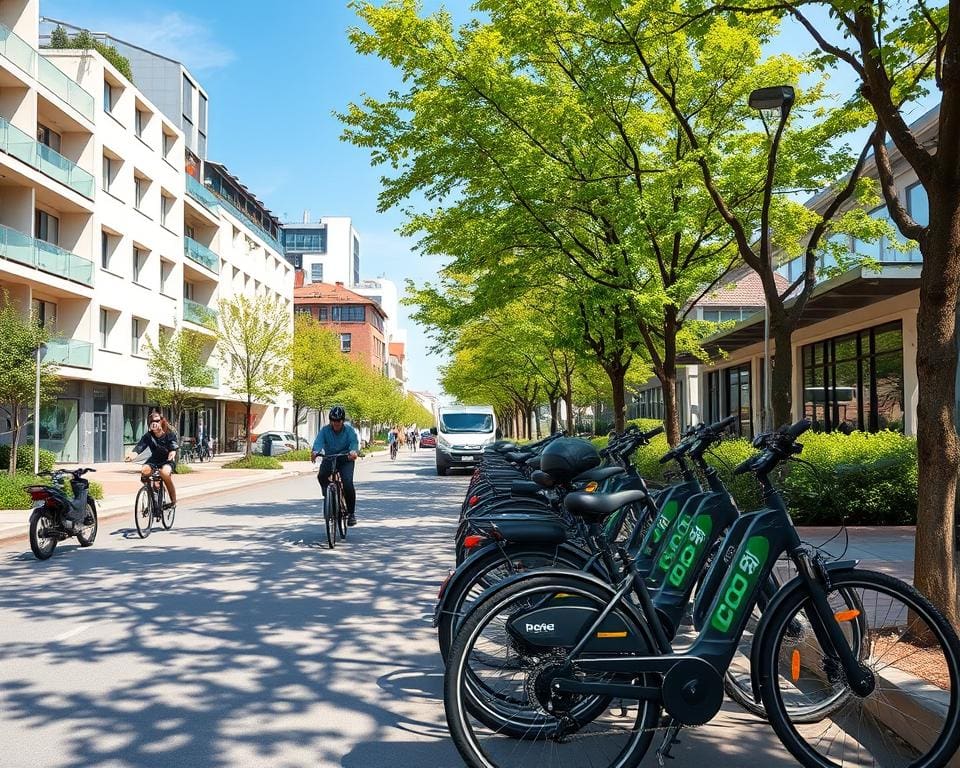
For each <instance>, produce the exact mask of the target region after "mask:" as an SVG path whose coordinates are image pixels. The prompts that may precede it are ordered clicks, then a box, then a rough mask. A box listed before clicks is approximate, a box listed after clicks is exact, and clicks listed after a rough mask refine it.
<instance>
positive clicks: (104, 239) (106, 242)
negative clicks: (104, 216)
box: [100, 230, 112, 269]
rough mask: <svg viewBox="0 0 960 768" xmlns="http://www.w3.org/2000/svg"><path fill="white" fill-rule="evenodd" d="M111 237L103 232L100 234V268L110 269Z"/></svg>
mask: <svg viewBox="0 0 960 768" xmlns="http://www.w3.org/2000/svg"><path fill="white" fill-rule="evenodd" d="M111 250H112V249H111V248H110V235H108V234H107V233H106V232H103V231H102V230H101V232H100V267H101V268H102V269H110V251H111Z"/></svg>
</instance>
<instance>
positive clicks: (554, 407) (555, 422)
mask: <svg viewBox="0 0 960 768" xmlns="http://www.w3.org/2000/svg"><path fill="white" fill-rule="evenodd" d="M559 410H560V398H559V397H557V396H556V395H554V396H553V397H551V398H550V434H551V435H552V434H554V433H555V432H556V431H557V428H558V427H559V426H560V418H559V413H558V411H559Z"/></svg>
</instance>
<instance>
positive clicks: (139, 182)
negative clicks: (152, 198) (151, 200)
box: [133, 176, 150, 213]
mask: <svg viewBox="0 0 960 768" xmlns="http://www.w3.org/2000/svg"><path fill="white" fill-rule="evenodd" d="M149 188H150V182H149V181H147V179H145V178H143V176H134V177H133V196H134V205H136V207H137V210H138V211H140V212H141V213H143V205H144V203H145V201H146V199H147V190H148V189H149Z"/></svg>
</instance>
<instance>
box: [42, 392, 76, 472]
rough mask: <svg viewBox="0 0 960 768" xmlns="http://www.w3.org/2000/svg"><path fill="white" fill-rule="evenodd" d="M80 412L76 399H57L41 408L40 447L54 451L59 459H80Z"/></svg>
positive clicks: (65, 460)
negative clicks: (50, 404)
mask: <svg viewBox="0 0 960 768" xmlns="http://www.w3.org/2000/svg"><path fill="white" fill-rule="evenodd" d="M78 412H79V409H78V402H77V401H76V400H57V402H56V405H52V406H44V407H43V408H41V409H40V447H41V448H44V449H46V450H48V451H53V452H54V453H55V454H56V455H57V461H64V462H76V461H79V458H80V434H79V429H78V428H77V427H78Z"/></svg>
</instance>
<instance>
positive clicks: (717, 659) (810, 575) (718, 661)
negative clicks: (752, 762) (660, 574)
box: [507, 476, 874, 725]
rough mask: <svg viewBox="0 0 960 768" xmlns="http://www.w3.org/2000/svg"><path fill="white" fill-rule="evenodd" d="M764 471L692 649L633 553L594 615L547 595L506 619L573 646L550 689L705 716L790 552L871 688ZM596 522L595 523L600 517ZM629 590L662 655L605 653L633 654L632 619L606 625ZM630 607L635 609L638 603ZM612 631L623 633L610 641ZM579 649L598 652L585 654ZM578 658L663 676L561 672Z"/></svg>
mask: <svg viewBox="0 0 960 768" xmlns="http://www.w3.org/2000/svg"><path fill="white" fill-rule="evenodd" d="M759 479H760V481H761V485H762V487H763V489H764V501H765V502H766V503H767V504H768V506H767V507H765V508H763V509H761V510H759V511H756V512H751V513H749V514H747V515H743V516H742V517H741V518H740V520H738V521H737V524H736V525H734V526H733V527H732V529H731V531H730V532H729V533H728V535H727V537H726V538H725V540H724V545H723V549H724V550H725V549H727V546H728V544H729V546H735V549H734V555H733V557H732V559H731V561H730V567H729V568H728V567H727V565H726V564H725V563H724V559H723V558H719V557H718V558H717V559H716V561H715V562H714V563H713V565H712V566H711V575H713V573H714V572H715V571H716V570H717V569H721V570H723V571H724V572H723V575H722V578H720V579H719V580H718V587H717V589H716V592H715V594H714V596H713V599H712V601H711V603H710V607H709V609H708V610H707V611H706V612H705V613H704V614H703V615H704V618H705V622H706V623H705V624H704V626H703V628H702V629H701V630H700V632H699V634H698V636H697V638H696V640H695V641H694V642H693V644H692V645H691V647H690V649H689V650H688V651H687V652H686V653H683V654H675V653H673V650H672V647H671V645H670V641H669V639H668V633H667V632H666V631H665V628H664V623H663V622H662V621H661V617H660V615H659V614H658V611H657V608H656V607H655V606H654V602H653V599H652V598H651V596H650V594H649V593H648V590H647V587H646V586H645V585H644V580H643V577H642V575H641V574H640V573H639V572H638V571H637V568H636V566H635V564H634V562H633V561H632V560H629V561H628V565H627V568H628V574H627V576H626V577H625V578H623V579H622V580H621V581H620V582H619V584H616V585H614V589H615V594H614V596H613V598H612V599H611V600H610V601H609V602H608V603H607V605H606V606H604V608H603V609H602V610H601V611H600V612H599V613H598V614H597V615H596V617H595V618H594V619H593V620H592V621H589V620H588V621H587V622H584V621H583V617H582V611H581V612H579V613H580V614H581V615H580V616H579V617H575V616H570V615H569V611H566V610H565V609H566V608H567V606H563V605H556V604H551V605H545V606H543V605H541V606H539V607H536V608H534V609H533V610H531V611H526V612H521V613H519V614H518V615H516V616H514V617H513V618H511V619H510V620H509V621H508V623H507V629H508V632H510V634H511V635H513V636H514V637H515V638H517V639H519V640H520V641H521V642H523V643H525V644H527V645H529V646H531V647H538V646H542V647H551V648H555V647H557V646H562V647H569V648H570V650H569V652H568V653H567V656H566V660H565V662H564V666H563V669H561V671H560V673H559V675H558V676H557V677H555V678H554V679H553V681H552V683H551V685H552V688H553V690H554V691H556V692H562V693H577V694H589V695H601V696H603V695H606V696H613V697H621V698H632V699H638V700H657V701H660V702H662V703H663V705H664V707H665V708H666V710H667V712H668V713H669V714H670V715H671V716H672V717H673V718H675V719H676V720H677V721H678V722H679V723H681V724H683V725H701V724H703V723H706V722H709V720H711V719H712V718H713V717H714V716H715V715H716V714H717V712H718V711H719V709H720V706H721V704H722V701H723V683H722V679H723V675H724V673H725V672H726V670H727V668H728V667H729V665H730V663H731V661H732V659H733V657H734V655H735V653H736V652H737V649H738V645H739V642H740V638H741V636H742V634H743V632H744V630H745V628H746V624H747V621H748V619H749V617H750V615H751V613H752V611H753V608H754V607H755V605H756V604H757V602H758V599H759V598H760V597H761V595H762V590H763V586H764V583H765V582H766V581H767V579H769V577H770V575H771V573H772V572H773V569H774V566H775V565H776V562H777V560H778V559H779V558H780V556H781V555H783V554H784V553H786V554H787V555H788V556H789V557H790V559H791V560H792V561H793V562H794V563H795V564H796V566H797V570H798V573H799V575H798V577H797V578H798V579H800V581H801V584H802V588H803V589H804V590H806V591H807V592H808V593H809V594H810V596H811V598H812V607H813V610H812V611H809V612H808V616H809V619H810V621H811V625H812V628H813V630H814V632H815V634H816V636H817V638H818V640H819V641H820V642H821V644H822V647H823V648H824V649H825V650H828V651H830V652H832V653H833V654H835V657H836V659H837V660H838V662H839V663H840V664H841V665H842V667H843V670H844V672H845V674H846V676H847V680H848V682H849V684H850V686H851V688H852V689H853V690H854V692H856V693H858V694H859V695H866V694H867V693H869V692H870V691H871V690H872V688H873V685H874V679H873V675H872V674H871V673H870V672H869V670H867V669H865V668H864V667H863V666H862V665H861V664H860V662H859V660H858V659H857V657H856V654H855V653H854V651H853V650H851V649H850V647H849V645H848V643H847V641H846V639H845V638H844V635H843V632H842V630H841V628H840V625H839V623H838V622H837V621H836V620H835V619H834V616H833V612H832V610H831V609H830V606H829V603H828V602H827V595H826V591H825V589H824V587H823V584H822V583H821V578H820V575H819V573H818V572H817V568H816V567H815V565H814V563H813V562H812V561H811V559H810V557H809V555H808V554H807V552H806V550H805V549H804V548H803V545H802V543H801V541H800V538H799V536H798V535H797V532H796V529H795V528H794V526H793V523H792V521H791V520H790V517H789V515H788V514H787V510H786V507H785V505H784V504H783V500H782V498H781V497H780V496H779V494H778V493H777V491H776V490H775V489H774V488H773V487H772V486H771V485H770V483H769V481H768V480H767V478H766V477H765V476H762V477H760V478H759ZM593 528H594V533H596V529H597V526H595V525H594V526H593ZM734 536H735V537H736V539H737V540H738V541H736V543H734V541H733V538H732V537H734ZM834 567H846V568H849V567H850V563H845V564H834ZM786 588H787V587H784V589H786ZM631 593H632V594H633V595H634V596H635V597H636V598H637V601H638V602H639V605H640V611H641V615H642V617H643V618H644V619H645V620H646V621H647V623H648V624H649V628H650V630H651V634H652V636H653V638H654V641H655V643H656V646H657V647H656V649H655V650H656V651H657V655H652V656H647V655H644V656H629V655H617V656H604V655H603V654H609V653H617V654H628V653H629V652H630V650H631V649H630V647H629V645H630V638H629V633H628V632H626V631H624V630H626V627H622V628H621V631H613V632H611V631H609V625H608V624H605V622H607V621H608V618H609V617H610V616H611V614H612V613H613V611H614V610H616V609H617V608H618V606H620V605H621V604H622V603H623V601H624V599H625V598H626V597H627V595H629V594H631ZM554 602H562V601H554ZM627 611H628V613H633V610H632V606H631V607H630V608H628V609H627ZM577 618H579V619H580V621H579V622H578V621H577V620H576V619H577ZM544 626H548V627H551V629H550V631H547V632H544V631H543V629H542V628H543V627H544ZM760 631H761V632H762V628H761V630H760ZM758 634H759V633H758ZM610 640H617V641H619V642H616V643H614V644H611V643H610V642H609V641H610ZM754 642H755V643H757V642H759V638H755V639H754ZM582 654H598V655H591V656H589V657H582ZM574 665H576V667H577V668H578V669H579V670H582V671H586V672H595V673H607V674H610V673H613V674H618V675H627V676H630V677H632V678H636V677H639V676H642V675H646V674H650V673H653V674H659V675H663V676H664V679H663V684H662V686H659V687H650V686H644V685H636V684H634V683H630V684H624V683H623V682H619V683H592V682H591V683H584V682H581V681H579V680H576V679H573V676H572V675H571V676H570V677H564V675H565V674H567V673H568V672H570V671H572V670H573V667H574ZM691 691H693V693H691ZM692 699H695V700H696V701H695V702H694V701H693V700H692Z"/></svg>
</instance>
